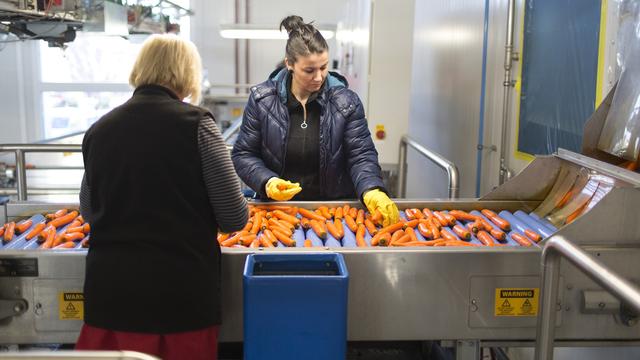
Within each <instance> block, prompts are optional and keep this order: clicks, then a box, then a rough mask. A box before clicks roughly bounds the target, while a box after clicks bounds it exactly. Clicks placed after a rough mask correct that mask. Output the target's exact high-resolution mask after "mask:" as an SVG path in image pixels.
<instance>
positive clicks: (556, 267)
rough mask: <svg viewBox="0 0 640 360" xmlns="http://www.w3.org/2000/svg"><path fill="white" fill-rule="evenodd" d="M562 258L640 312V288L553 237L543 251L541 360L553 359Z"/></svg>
mask: <svg viewBox="0 0 640 360" xmlns="http://www.w3.org/2000/svg"><path fill="white" fill-rule="evenodd" d="M561 257H565V258H566V259H567V260H569V262H571V263H572V264H573V265H574V266H575V267H577V268H578V269H579V270H580V271H581V272H582V273H584V274H586V275H587V276H589V278H591V279H592V280H593V281H595V282H596V283H597V284H598V285H600V286H602V287H603V288H604V289H606V290H608V291H609V292H611V293H613V294H614V295H615V296H616V297H618V298H620V299H621V300H623V301H624V302H625V303H626V304H627V305H630V306H632V307H633V308H634V309H635V310H637V311H640V289H638V287H637V286H635V285H633V284H632V283H630V282H628V281H626V280H625V279H623V278H622V277H620V276H619V275H617V274H616V273H614V272H613V271H611V270H610V269H609V268H608V267H606V266H604V265H603V264H602V263H601V262H599V261H598V260H596V259H595V258H593V257H591V256H590V255H589V254H588V253H586V252H585V251H583V250H581V249H580V248H579V247H578V246H576V245H574V244H573V243H571V242H570V241H569V240H567V239H565V238H564V237H563V236H552V237H551V238H549V239H548V240H547V242H546V245H545V247H544V249H543V251H542V271H541V272H542V284H541V289H540V309H541V310H540V313H539V315H538V325H537V329H536V338H537V341H536V350H535V356H534V358H535V359H537V360H547V359H548V360H551V359H553V339H554V335H555V326H554V325H555V323H556V308H555V306H554V305H555V304H556V299H557V296H558V283H559V280H560V259H561Z"/></svg>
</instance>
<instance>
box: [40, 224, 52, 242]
mask: <svg viewBox="0 0 640 360" xmlns="http://www.w3.org/2000/svg"><path fill="white" fill-rule="evenodd" d="M50 232H54V233H55V232H56V228H54V227H53V226H51V225H49V226H46V227H45V228H44V230H42V231H41V232H40V234H38V243H43V242H46V241H47V239H48V238H49V233H50Z"/></svg>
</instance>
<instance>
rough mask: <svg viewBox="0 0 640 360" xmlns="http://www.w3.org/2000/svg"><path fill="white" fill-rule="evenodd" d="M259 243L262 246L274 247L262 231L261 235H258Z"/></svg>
mask: <svg viewBox="0 0 640 360" xmlns="http://www.w3.org/2000/svg"><path fill="white" fill-rule="evenodd" d="M265 231H269V230H265ZM260 245H262V247H274V245H273V243H272V242H271V240H269V238H268V237H267V236H265V233H264V232H263V233H262V236H260Z"/></svg>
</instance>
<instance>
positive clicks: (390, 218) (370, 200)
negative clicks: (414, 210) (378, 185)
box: [362, 189, 400, 226]
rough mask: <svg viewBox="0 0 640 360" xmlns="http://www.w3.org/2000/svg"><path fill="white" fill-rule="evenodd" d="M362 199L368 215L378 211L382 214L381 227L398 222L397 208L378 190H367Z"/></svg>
mask: <svg viewBox="0 0 640 360" xmlns="http://www.w3.org/2000/svg"><path fill="white" fill-rule="evenodd" d="M362 199H363V200H364V204H365V205H366V206H367V209H368V210H369V213H371V214H373V213H375V211H376V210H378V211H380V213H381V214H382V226H389V225H392V224H395V223H397V222H398V220H400V214H399V213H398V207H397V206H396V204H395V203H394V202H393V201H391V199H389V197H388V196H387V194H385V193H384V192H382V191H380V190H378V189H374V190H369V191H367V192H365V193H364V196H363V197H362Z"/></svg>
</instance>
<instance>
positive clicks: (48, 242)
mask: <svg viewBox="0 0 640 360" xmlns="http://www.w3.org/2000/svg"><path fill="white" fill-rule="evenodd" d="M55 239H56V229H55V228H51V229H49V231H48V232H47V238H46V239H45V241H44V242H43V243H42V245H40V248H41V249H51V248H52V247H53V242H54V241H55Z"/></svg>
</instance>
